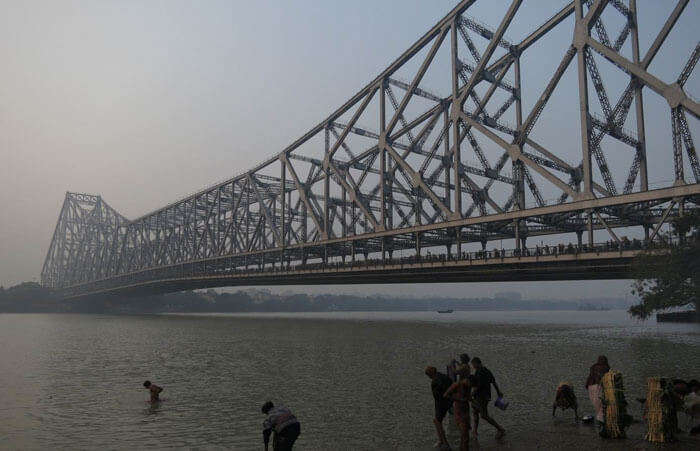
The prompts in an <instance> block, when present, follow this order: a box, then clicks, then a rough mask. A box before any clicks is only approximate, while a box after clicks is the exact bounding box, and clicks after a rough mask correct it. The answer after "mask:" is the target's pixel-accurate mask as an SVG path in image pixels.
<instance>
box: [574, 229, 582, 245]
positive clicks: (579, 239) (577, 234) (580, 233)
mask: <svg viewBox="0 0 700 451" xmlns="http://www.w3.org/2000/svg"><path fill="white" fill-rule="evenodd" d="M576 238H577V239H578V247H581V246H583V230H577V231H576Z"/></svg>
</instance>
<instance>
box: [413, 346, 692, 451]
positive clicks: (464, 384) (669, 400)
mask: <svg viewBox="0 0 700 451" xmlns="http://www.w3.org/2000/svg"><path fill="white" fill-rule="evenodd" d="M472 369H473V372H472ZM425 374H426V376H428V377H429V378H430V380H431V383H430V387H431V391H432V394H433V399H434V401H435V415H434V418H433V423H434V424H435V431H436V433H437V437H438V442H437V443H436V444H435V447H436V448H439V449H450V446H449V444H448V442H447V438H446V436H445V429H444V428H443V420H444V419H445V417H446V416H447V414H448V412H451V413H452V414H453V415H454V420H455V423H456V424H457V426H458V428H459V430H460V434H461V436H460V450H468V449H469V431H470V430H472V434H473V436H474V437H475V438H476V437H477V436H478V427H479V419H480V418H481V419H483V420H484V421H486V422H487V423H489V424H491V425H492V426H494V427H495V428H496V431H497V432H496V438H497V439H498V438H500V437H502V436H503V435H504V434H505V429H504V428H503V427H502V426H501V425H500V424H498V423H497V422H496V420H494V419H493V417H491V416H490V415H489V412H488V405H489V403H490V401H491V386H492V385H493V387H494V388H495V390H496V393H497V395H498V399H497V400H496V402H495V403H494V404H495V405H496V406H497V407H500V408H502V409H505V407H506V406H507V403H506V402H505V401H504V400H503V392H502V391H501V389H500V388H499V386H498V384H497V383H496V380H495V378H494V376H493V373H491V371H489V370H488V368H486V367H485V366H484V365H483V363H482V362H481V359H480V358H478V357H474V358H473V359H471V360H470V359H469V356H468V355H467V354H462V355H460V360H459V362H457V361H455V360H453V361H452V362H451V363H450V364H449V365H447V368H446V373H441V372H439V371H438V370H437V368H435V367H434V366H428V367H427V368H426V369H425ZM651 379H653V380H654V381H655V382H657V384H658V381H659V380H661V381H662V385H663V386H664V387H667V388H666V389H664V390H665V391H664V392H663V395H662V397H661V399H662V401H661V402H660V403H658V404H659V406H661V405H662V406H663V407H660V408H662V409H663V415H662V417H663V419H660V420H658V422H659V424H660V425H659V426H658V427H655V426H654V422H655V419H654V418H652V417H653V415H654V414H653V413H651V410H653V409H656V407H654V406H652V403H653V400H651V399H650V397H651V396H652V395H651V394H650V393H651V390H652V389H651V388H648V390H649V391H648V393H647V397H646V398H638V401H640V402H641V403H643V404H644V405H643V408H644V414H643V418H644V420H645V421H646V422H647V427H648V429H649V430H650V432H649V433H648V434H647V439H648V440H649V441H656V442H658V441H661V440H663V441H670V440H673V433H676V432H678V431H679V428H678V419H677V412H685V413H686V414H688V415H689V416H690V417H691V418H695V419H696V418H698V417H700V383H699V382H698V381H697V380H691V381H689V382H685V381H683V380H680V379H673V380H667V379H659V378H650V380H651ZM648 384H649V387H652V384H651V382H649V383H648ZM585 387H586V391H587V393H588V397H589V399H590V401H591V404H592V405H593V408H594V410H595V415H594V416H586V417H583V421H584V422H594V421H595V423H596V424H597V426H598V427H599V433H600V435H601V437H605V438H616V437H617V438H622V437H624V436H625V435H624V430H625V428H626V427H627V426H629V424H630V423H631V422H632V417H631V416H630V415H628V414H627V410H626V405H627V402H626V401H625V398H624V388H623V385H622V375H621V373H619V372H617V371H614V370H611V368H610V364H609V362H608V359H607V357H606V356H603V355H601V356H599V357H598V359H597V361H596V363H594V364H593V365H592V366H591V368H590V370H589V374H588V377H587V379H586V383H585ZM578 408H579V405H578V400H577V398H576V394H575V392H574V387H573V385H572V384H571V383H569V382H561V383H560V384H559V385H558V386H557V389H556V394H555V399H554V403H553V405H552V416H554V415H555V414H556V411H557V409H561V410H566V409H572V410H573V411H574V416H575V419H576V420H577V421H578V420H579V411H578ZM657 410H658V409H657ZM472 416H473V421H472V418H471V417H472ZM659 418H661V415H660V416H659ZM472 424H473V426H472ZM652 429H664V430H665V431H667V434H666V435H665V436H660V437H662V438H661V439H658V438H657V437H656V436H657V435H658V434H656V433H654V432H651V430H652ZM689 432H690V434H692V435H694V434H697V433H700V425H697V424H696V425H695V426H693V427H692V428H691V429H690V431H689ZM664 437H665V438H664ZM669 439H670V440H669Z"/></svg>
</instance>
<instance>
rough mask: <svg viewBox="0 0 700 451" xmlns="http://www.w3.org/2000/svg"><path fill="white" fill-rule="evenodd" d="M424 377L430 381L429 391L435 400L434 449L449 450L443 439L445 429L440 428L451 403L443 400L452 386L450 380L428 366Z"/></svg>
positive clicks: (444, 438)
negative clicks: (435, 434) (435, 436)
mask: <svg viewBox="0 0 700 451" xmlns="http://www.w3.org/2000/svg"><path fill="white" fill-rule="evenodd" d="M425 375H426V376H428V377H429V378H430V380H431V382H430V389H431V391H432V392H433V399H434V400H435V417H434V418H433V423H434V424H435V431H436V432H437V436H438V443H436V445H435V447H436V448H441V449H442V448H449V446H450V445H449V444H448V443H447V438H446V437H445V429H444V428H443V427H442V420H444V419H445V415H447V412H449V410H450V406H451V405H452V401H451V400H450V399H447V398H445V396H444V395H445V392H446V391H447V390H448V389H449V388H450V386H451V385H452V379H450V378H449V377H448V376H447V375H446V374H442V373H439V372H438V370H437V368H435V367H434V366H429V367H427V368H426V369H425Z"/></svg>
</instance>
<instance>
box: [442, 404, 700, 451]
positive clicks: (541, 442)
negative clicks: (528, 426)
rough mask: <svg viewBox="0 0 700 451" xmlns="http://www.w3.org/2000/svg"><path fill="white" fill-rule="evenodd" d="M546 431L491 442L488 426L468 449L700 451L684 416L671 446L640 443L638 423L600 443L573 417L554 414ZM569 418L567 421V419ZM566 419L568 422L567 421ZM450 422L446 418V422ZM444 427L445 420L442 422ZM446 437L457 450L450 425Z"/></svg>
mask: <svg viewBox="0 0 700 451" xmlns="http://www.w3.org/2000/svg"><path fill="white" fill-rule="evenodd" d="M558 415H559V417H557V418H554V419H553V420H552V422H551V424H550V425H549V427H545V428H541V427H538V428H537V430H533V431H530V432H529V433H523V432H514V433H511V434H508V433H507V434H506V435H505V437H503V438H502V439H500V440H496V439H495V438H494V436H495V434H496V431H495V429H494V428H493V427H491V426H490V425H486V427H485V428H484V429H483V430H482V429H481V425H480V426H479V439H478V440H476V439H474V438H473V437H472V439H471V440H470V442H469V449H470V450H472V449H478V450H511V449H512V450H523V449H525V450H529V449H542V450H545V449H546V450H550V449H561V450H564V449H565V450H623V449H625V450H628V449H629V450H651V449H654V450H659V449H661V450H674V451H675V450H691V449H700V435H694V436H690V435H688V432H687V431H688V429H689V428H688V427H687V426H686V418H687V417H686V416H685V415H679V422H680V424H681V429H683V430H684V431H685V432H683V433H681V434H678V436H677V439H678V441H677V442H675V443H663V444H656V443H650V442H648V441H646V440H644V434H645V433H646V425H645V424H644V423H641V422H637V423H634V424H632V425H631V426H630V427H629V428H628V429H627V438H625V439H603V438H601V437H599V436H598V433H597V429H596V428H595V427H594V426H592V425H586V424H581V423H578V424H576V423H574V420H573V414H571V412H568V411H567V412H566V413H565V414H564V415H561V414H560V413H558ZM569 415H571V418H570V417H569ZM569 418H570V421H569ZM451 421H452V419H451V418H450V422H451ZM445 422H446V426H447V419H446V420H445ZM446 429H447V437H448V440H449V441H450V445H451V446H452V449H453V450H458V449H459V433H458V432H457V429H456V427H455V426H454V425H453V424H451V423H450V425H449V426H447V428H446Z"/></svg>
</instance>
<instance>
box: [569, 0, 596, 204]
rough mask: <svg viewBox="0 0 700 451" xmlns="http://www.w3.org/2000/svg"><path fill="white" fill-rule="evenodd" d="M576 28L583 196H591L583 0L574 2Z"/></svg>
mask: <svg viewBox="0 0 700 451" xmlns="http://www.w3.org/2000/svg"><path fill="white" fill-rule="evenodd" d="M575 9H576V26H575V28H574V46H575V47H576V53H577V57H578V60H577V61H578V94H579V105H580V106H579V108H580V116H581V152H582V158H583V192H584V196H586V197H590V196H592V195H593V170H592V169H593V168H592V167H591V147H590V142H589V138H590V135H591V134H590V130H591V127H590V117H589V111H588V76H587V71H586V57H585V51H586V46H587V45H588V44H586V40H587V38H588V36H589V35H590V29H589V28H588V24H587V23H586V21H585V20H584V15H583V0H575Z"/></svg>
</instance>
